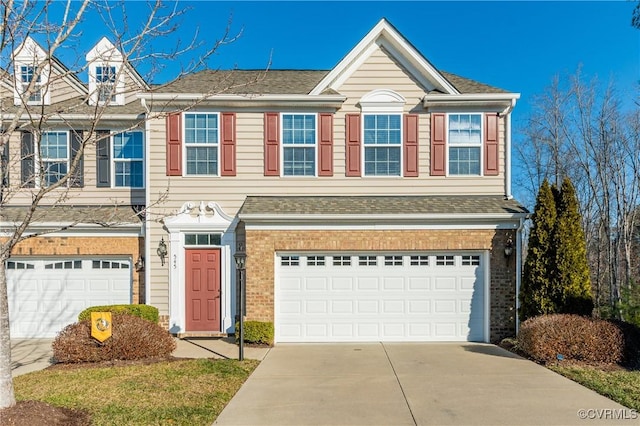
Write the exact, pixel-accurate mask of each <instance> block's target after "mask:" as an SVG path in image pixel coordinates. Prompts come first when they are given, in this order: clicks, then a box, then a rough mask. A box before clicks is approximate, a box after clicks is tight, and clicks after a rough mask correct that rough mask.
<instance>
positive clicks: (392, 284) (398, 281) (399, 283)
mask: <svg viewBox="0 0 640 426" xmlns="http://www.w3.org/2000/svg"><path fill="white" fill-rule="evenodd" d="M404 281H405V279H404V277H384V278H383V279H382V289H383V290H385V291H398V290H404Z"/></svg>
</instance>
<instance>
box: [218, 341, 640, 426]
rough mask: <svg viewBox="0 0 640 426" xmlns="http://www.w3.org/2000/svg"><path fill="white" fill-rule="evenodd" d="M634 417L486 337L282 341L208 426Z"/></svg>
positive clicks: (631, 421)
mask: <svg viewBox="0 0 640 426" xmlns="http://www.w3.org/2000/svg"><path fill="white" fill-rule="evenodd" d="M583 417H585V418H583ZM639 419H640V417H638V413H636V412H635V411H633V410H630V409H627V408H625V407H623V406H621V405H619V404H617V403H615V402H613V401H611V400H609V399H607V398H604V397H602V396H600V395H598V394H596V393H595V392H592V391H590V390H588V389H586V388H584V387H582V386H580V385H578V384H576V383H574V382H572V381H570V380H568V379H565V378H563V377H561V376H559V375H557V374H555V373H553V372H551V371H549V370H547V369H545V368H543V367H541V366H539V365H536V364H535V363H532V362H530V361H527V360H525V359H522V358H520V357H517V356H515V355H513V354H511V353H509V352H507V351H505V350H503V349H501V348H498V347H496V346H493V345H486V344H472V343H462V344H417V343H416V344H387V343H385V344H380V343H372V344H334V345H326V344H299V345H293V344H279V345H277V346H276V347H275V348H273V349H272V350H271V351H270V352H269V353H268V354H267V355H266V357H265V359H264V360H263V361H262V363H261V364H260V365H259V366H258V368H257V369H256V371H255V372H254V373H253V374H252V375H251V377H250V378H249V380H247V382H246V383H245V384H244V385H243V387H242V388H241V389H240V391H239V392H238V393H237V394H236V396H235V397H234V398H233V399H232V400H231V402H230V403H229V405H228V406H227V407H226V408H225V409H224V411H223V412H222V413H221V415H220V416H219V417H218V419H217V420H216V422H215V424H217V425H594V424H606V425H617V424H623V425H624V424H628V425H638V424H640V420H639Z"/></svg>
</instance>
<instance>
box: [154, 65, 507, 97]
mask: <svg viewBox="0 0 640 426" xmlns="http://www.w3.org/2000/svg"><path fill="white" fill-rule="evenodd" d="M328 73H329V71H327V70H252V71H246V70H231V71H225V70H205V71H200V72H197V73H193V74H188V75H185V76H184V77H182V78H180V79H178V80H176V81H174V82H171V83H168V84H166V85H162V86H158V87H156V88H154V89H153V90H152V92H156V93H207V94H235V95H245V94H262V95H271V94H283V95H287V94H296V95H306V94H309V92H311V90H313V88H315V87H316V86H317V85H318V83H320V81H321V80H322V79H323V78H324V77H325V76H326V75H327V74H328ZM442 75H443V76H444V77H445V78H446V79H447V80H449V82H450V83H451V84H452V85H453V86H454V87H455V88H456V89H458V91H459V92H461V93H507V92H506V91H505V90H503V89H499V88H497V87H493V86H489V85H487V84H484V83H480V82H477V81H474V80H470V79H468V78H464V77H460V76H458V75H455V74H451V73H448V72H442ZM325 93H327V94H336V92H335V91H333V90H329V91H327V92H325Z"/></svg>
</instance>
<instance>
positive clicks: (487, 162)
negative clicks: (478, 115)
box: [484, 113, 499, 176]
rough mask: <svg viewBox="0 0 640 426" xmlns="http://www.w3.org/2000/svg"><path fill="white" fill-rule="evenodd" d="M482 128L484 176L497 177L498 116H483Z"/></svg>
mask: <svg viewBox="0 0 640 426" xmlns="http://www.w3.org/2000/svg"><path fill="white" fill-rule="evenodd" d="M484 117H485V126H484V175H485V176H497V175H498V174H499V166H498V114H495V113H487V114H485V116H484Z"/></svg>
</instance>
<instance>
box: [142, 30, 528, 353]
mask: <svg viewBox="0 0 640 426" xmlns="http://www.w3.org/2000/svg"><path fill="white" fill-rule="evenodd" d="M139 96H140V98H141V100H142V101H143V102H144V104H145V106H146V107H147V108H149V109H150V111H152V112H153V113H154V114H155V113H166V118H157V119H152V120H150V121H148V122H147V128H146V136H145V140H146V141H147V142H148V143H147V145H146V147H147V151H146V153H145V158H146V165H147V167H146V169H145V170H146V182H147V186H146V199H147V202H148V203H150V204H151V203H154V200H156V199H157V198H159V197H160V195H159V194H166V198H163V199H162V203H158V204H157V205H153V206H151V207H150V208H149V209H148V211H147V216H146V220H147V222H146V229H145V232H146V234H145V241H146V247H145V252H146V253H147V254H148V255H147V258H146V280H145V281H146V282H148V283H149V285H148V286H146V287H145V291H146V295H145V297H144V299H145V300H146V302H147V303H149V304H151V305H154V306H156V307H158V308H159V309H160V314H161V318H162V321H163V324H164V325H165V326H166V327H167V328H168V329H169V330H170V331H171V332H173V333H176V334H178V335H185V336H186V335H202V336H207V335H219V334H226V333H232V332H234V328H235V326H234V322H235V320H236V313H237V311H238V309H237V302H238V292H237V274H236V268H235V263H234V254H235V253H236V250H237V248H241V249H245V250H246V255H247V257H246V318H247V319H248V320H260V321H273V322H274V324H275V333H276V335H275V338H276V343H278V342H341V341H466V340H470V341H497V340H499V339H501V338H503V337H506V336H511V335H514V333H515V330H516V303H517V299H516V298H517V293H518V291H517V290H518V285H519V274H520V269H521V264H520V250H521V227H522V223H523V220H524V219H525V217H526V214H527V212H526V210H525V209H524V208H523V207H522V206H521V205H520V204H519V203H518V202H517V201H515V200H513V199H512V196H511V175H510V157H511V124H510V123H511V111H512V109H513V107H514V106H515V103H516V100H517V99H518V98H519V94H517V93H510V92H506V91H504V90H501V89H498V88H495V87H491V86H488V85H485V84H481V83H478V82H475V81H473V80H469V79H466V78H462V77H459V76H456V75H454V74H449V73H446V72H443V71H441V70H439V69H437V68H435V66H434V65H432V64H431V63H430V62H429V61H428V60H427V59H426V58H424V57H423V56H422V54H421V53H420V52H418V51H416V49H415V48H414V47H413V46H412V45H411V44H410V43H409V42H408V41H407V40H406V39H405V38H404V37H403V36H402V35H401V34H400V33H399V32H398V31H397V30H396V29H395V28H394V27H393V26H392V25H390V24H389V23H388V22H387V21H386V20H381V21H380V22H379V23H378V24H377V25H376V26H375V27H374V28H373V29H372V30H371V31H370V32H369V33H368V34H367V35H366V36H365V37H364V38H363V39H362V40H361V41H360V42H359V43H358V44H357V45H356V46H355V47H354V48H353V49H352V50H351V51H350V52H348V54H347V55H346V56H345V57H344V58H343V59H342V60H341V61H340V62H339V63H338V64H337V65H336V66H335V67H334V68H333V69H331V70H329V71H294V70H287V71H285V70H268V71H204V72H200V73H195V74H190V75H186V76H185V77H184V78H182V79H180V80H179V81H177V82H174V83H172V84H168V85H166V86H162V87H159V88H154V89H153V90H149V91H146V92H143V93H141V94H140V95H139ZM185 108H186V111H185ZM180 111H182V112H180ZM165 244H166V246H167V247H168V255H167V256H166V258H165V257H164V256H163V257H160V256H157V255H156V252H161V251H162V250H158V249H160V248H161V247H162V246H164V245H165Z"/></svg>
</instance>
